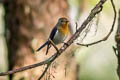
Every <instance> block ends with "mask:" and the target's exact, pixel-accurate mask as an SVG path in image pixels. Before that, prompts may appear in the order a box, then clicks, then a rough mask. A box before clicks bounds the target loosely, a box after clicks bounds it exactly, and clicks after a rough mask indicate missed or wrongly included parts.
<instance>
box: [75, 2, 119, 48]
mask: <svg viewBox="0 0 120 80" xmlns="http://www.w3.org/2000/svg"><path fill="white" fill-rule="evenodd" d="M111 4H112V7H113V11H114V20H113V24H112V27H111V29H110V32H109V33H108V34H107V36H105V37H104V38H103V39H101V40H98V41H96V42H93V43H89V44H80V43H77V44H78V45H82V46H91V45H94V44H97V43H100V42H102V41H106V40H107V39H108V37H109V36H110V34H111V33H112V31H113V29H114V25H115V21H116V15H117V12H116V9H115V5H114V2H113V0H111Z"/></svg>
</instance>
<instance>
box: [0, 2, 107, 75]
mask: <svg viewBox="0 0 120 80" xmlns="http://www.w3.org/2000/svg"><path fill="white" fill-rule="evenodd" d="M106 1H107V0H100V1H99V3H98V4H97V5H96V6H95V8H93V9H92V11H91V13H90V15H89V16H88V17H87V19H86V20H85V21H84V22H83V24H82V25H81V27H79V29H78V30H77V31H76V32H75V33H74V34H73V36H72V37H71V38H70V39H69V40H68V41H67V44H68V45H65V44H64V45H63V46H62V47H61V48H60V49H59V53H58V52H56V53H55V54H53V55H52V56H51V57H49V58H48V59H46V60H44V61H42V62H40V63H37V64H33V65H29V66H26V67H22V68H19V69H15V70H11V71H8V72H1V73H0V76H5V75H9V74H13V73H17V72H21V71H25V70H28V69H32V68H35V67H38V66H42V65H45V64H48V63H52V62H53V61H54V60H55V59H56V58H57V57H59V56H60V55H61V54H62V52H64V51H65V50H66V49H67V48H68V47H69V46H70V45H71V44H72V43H73V42H74V40H75V39H77V38H78V37H79V34H80V33H81V32H82V31H83V29H85V28H86V26H87V24H88V23H89V22H90V21H91V20H92V19H93V18H94V17H95V16H96V14H98V13H99V12H100V11H99V10H100V7H101V6H102V5H103V4H104V3H105V2H106Z"/></svg>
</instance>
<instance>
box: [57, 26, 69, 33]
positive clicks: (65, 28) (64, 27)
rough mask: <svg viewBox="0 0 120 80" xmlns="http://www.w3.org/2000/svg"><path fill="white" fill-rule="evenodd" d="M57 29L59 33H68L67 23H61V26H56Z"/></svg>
mask: <svg viewBox="0 0 120 80" xmlns="http://www.w3.org/2000/svg"><path fill="white" fill-rule="evenodd" d="M58 30H59V31H60V32H61V33H63V34H65V35H67V34H68V24H65V25H63V26H61V27H58Z"/></svg>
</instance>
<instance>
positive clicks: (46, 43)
mask: <svg viewBox="0 0 120 80" xmlns="http://www.w3.org/2000/svg"><path fill="white" fill-rule="evenodd" d="M46 45H48V41H46V42H45V43H44V44H43V45H42V46H40V48H38V49H37V50H36V51H39V50H41V49H42V48H43V47H45V46H46Z"/></svg>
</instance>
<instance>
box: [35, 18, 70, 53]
mask: <svg viewBox="0 0 120 80" xmlns="http://www.w3.org/2000/svg"><path fill="white" fill-rule="evenodd" d="M68 25H69V21H68V19H67V18H64V17H62V18H59V20H58V22H57V24H56V26H55V27H54V28H53V29H52V32H51V34H50V36H49V39H51V40H52V41H53V42H54V44H55V45H57V44H60V43H63V42H64V40H65V39H66V37H67V35H68V31H69V30H68ZM45 46H47V50H46V55H47V53H48V50H49V49H50V47H51V43H50V41H49V40H48V41H46V42H45V43H44V44H43V45H42V46H40V48H38V49H37V51H39V50H41V49H42V48H43V47H45Z"/></svg>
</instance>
